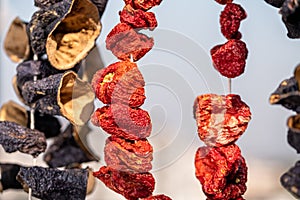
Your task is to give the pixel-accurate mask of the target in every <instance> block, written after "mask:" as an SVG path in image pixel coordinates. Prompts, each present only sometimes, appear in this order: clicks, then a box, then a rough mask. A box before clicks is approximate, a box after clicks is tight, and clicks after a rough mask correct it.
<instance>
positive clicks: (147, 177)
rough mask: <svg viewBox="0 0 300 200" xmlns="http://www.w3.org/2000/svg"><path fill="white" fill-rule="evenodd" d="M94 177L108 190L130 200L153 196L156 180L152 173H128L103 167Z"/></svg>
mask: <svg viewBox="0 0 300 200" xmlns="http://www.w3.org/2000/svg"><path fill="white" fill-rule="evenodd" d="M93 175H94V176H95V177H96V178H98V179H100V180H101V181H102V182H103V183H104V184H105V185H106V186H107V187H108V188H110V189H111V190H113V191H115V192H117V193H119V194H121V195H123V196H124V197H125V198H126V199H128V200H137V199H138V198H146V197H148V196H150V195H152V192H153V190H154V185H155V180H154V177H153V176H152V174H150V173H128V172H124V171H118V170H115V169H113V168H110V167H101V168H100V169H99V171H98V172H94V173H93Z"/></svg>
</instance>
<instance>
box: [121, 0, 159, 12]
mask: <svg viewBox="0 0 300 200" xmlns="http://www.w3.org/2000/svg"><path fill="white" fill-rule="evenodd" d="M124 2H125V4H129V5H131V6H132V7H133V8H135V9H142V10H145V11H147V10H149V9H151V8H153V7H154V6H158V5H159V4H160V3H161V2H162V0H142V1H141V0H124Z"/></svg>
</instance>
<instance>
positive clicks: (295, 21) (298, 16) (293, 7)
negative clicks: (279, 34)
mask: <svg viewBox="0 0 300 200" xmlns="http://www.w3.org/2000/svg"><path fill="white" fill-rule="evenodd" d="M299 4H300V1H299V0H285V2H284V3H283V5H282V7H281V9H280V14H281V15H282V21H283V22H284V24H285V26H286V28H287V30H288V34H287V36H288V37H289V38H300V6H299Z"/></svg>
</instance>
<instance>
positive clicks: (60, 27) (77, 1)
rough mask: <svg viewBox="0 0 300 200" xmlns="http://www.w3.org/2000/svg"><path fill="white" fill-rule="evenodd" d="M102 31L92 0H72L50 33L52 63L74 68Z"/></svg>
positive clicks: (48, 42)
mask: <svg viewBox="0 0 300 200" xmlns="http://www.w3.org/2000/svg"><path fill="white" fill-rule="evenodd" d="M63 2H65V1H63ZM54 5H56V4H54ZM100 30H101V24H100V16H99V13H98V9H97V7H96V6H95V5H94V4H93V3H92V2H91V1H89V0H72V2H71V5H70V8H69V9H68V10H67V12H66V14H65V15H64V16H63V17H62V18H60V20H58V21H56V23H55V25H54V27H53V28H52V29H51V31H50V32H49V34H48V35H47V42H46V51H47V55H48V59H49V61H50V63H51V64H52V65H53V67H55V68H56V69H59V70H67V69H71V68H72V67H74V66H75V65H76V64H77V63H79V62H80V61H81V60H82V59H84V58H85V57H86V56H87V54H88V53H89V51H90V50H91V49H92V48H93V47H94V45H95V40H96V39H97V38H98V36H99V34H100Z"/></svg>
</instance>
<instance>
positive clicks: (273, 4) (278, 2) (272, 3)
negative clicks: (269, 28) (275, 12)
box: [265, 0, 285, 8]
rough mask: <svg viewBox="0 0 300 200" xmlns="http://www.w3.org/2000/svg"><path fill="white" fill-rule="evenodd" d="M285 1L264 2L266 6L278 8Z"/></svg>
mask: <svg viewBox="0 0 300 200" xmlns="http://www.w3.org/2000/svg"><path fill="white" fill-rule="evenodd" d="M284 1H285V0H265V2H267V3H268V4H270V5H272V6H274V7H277V8H280V7H281V6H282V4H283V3H284Z"/></svg>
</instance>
